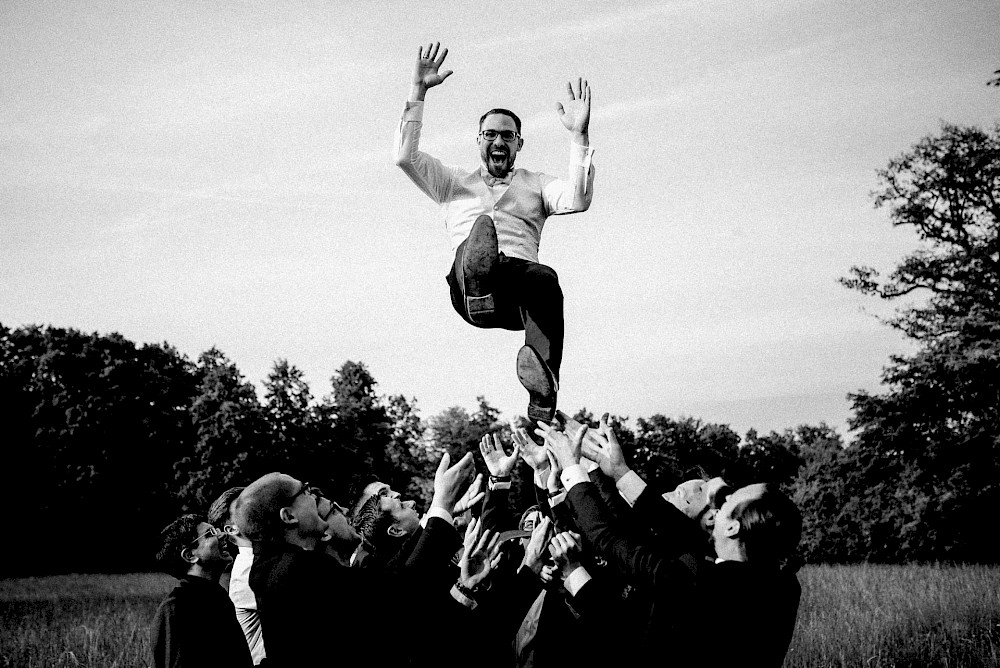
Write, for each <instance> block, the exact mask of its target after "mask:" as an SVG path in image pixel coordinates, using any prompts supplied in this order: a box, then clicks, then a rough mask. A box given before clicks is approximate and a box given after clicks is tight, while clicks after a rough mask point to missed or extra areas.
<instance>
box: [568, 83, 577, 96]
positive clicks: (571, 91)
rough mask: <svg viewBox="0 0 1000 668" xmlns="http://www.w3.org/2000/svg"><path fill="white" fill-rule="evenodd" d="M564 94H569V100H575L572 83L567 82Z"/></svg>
mask: <svg viewBox="0 0 1000 668" xmlns="http://www.w3.org/2000/svg"><path fill="white" fill-rule="evenodd" d="M566 92H567V93H569V99H571V100H575V99H576V98H575V97H574V96H573V82H572V81H567V82H566Z"/></svg>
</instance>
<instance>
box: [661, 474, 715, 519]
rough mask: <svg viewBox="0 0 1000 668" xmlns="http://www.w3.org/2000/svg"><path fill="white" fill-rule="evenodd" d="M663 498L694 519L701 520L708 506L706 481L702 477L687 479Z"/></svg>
mask: <svg viewBox="0 0 1000 668" xmlns="http://www.w3.org/2000/svg"><path fill="white" fill-rule="evenodd" d="M663 498H664V499H666V500H667V501H669V502H670V504H671V505H673V506H674V507H675V508H677V510H679V511H681V512H682V513H684V514H685V515H687V516H688V517H690V518H691V519H693V520H700V519H701V517H702V516H703V515H704V514H705V511H706V510H707V508H708V494H707V489H706V487H705V481H704V480H701V479H700V478H696V479H694V480H685V481H684V482H682V483H681V484H679V485H677V487H676V488H675V489H674V491H672V492H667V493H666V494H664V495H663Z"/></svg>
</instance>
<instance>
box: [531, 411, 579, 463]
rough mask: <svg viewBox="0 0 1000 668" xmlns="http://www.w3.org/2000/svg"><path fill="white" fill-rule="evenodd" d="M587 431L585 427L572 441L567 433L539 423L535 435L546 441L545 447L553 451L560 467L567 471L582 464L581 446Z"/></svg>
mask: <svg viewBox="0 0 1000 668" xmlns="http://www.w3.org/2000/svg"><path fill="white" fill-rule="evenodd" d="M587 431H588V428H587V427H586V425H585V426H583V427H581V428H580V430H579V431H578V432H577V433H576V435H575V436H574V437H573V438H572V439H571V438H570V437H569V436H567V435H566V433H565V432H562V431H559V430H558V429H556V428H555V427H552V426H551V425H548V424H545V423H544V422H541V421H539V422H538V429H536V430H535V433H536V434H538V435H539V436H541V437H542V438H544V439H545V447H546V448H547V449H549V450H551V451H552V454H553V455H555V459H556V461H557V462H559V466H561V467H562V468H564V469H565V468H568V467H570V466H576V465H577V464H579V463H580V444H581V443H582V442H583V438H584V436H586V435H587Z"/></svg>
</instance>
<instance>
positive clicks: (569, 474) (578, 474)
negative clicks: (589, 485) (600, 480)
mask: <svg viewBox="0 0 1000 668" xmlns="http://www.w3.org/2000/svg"><path fill="white" fill-rule="evenodd" d="M559 479H560V480H562V484H563V487H565V488H566V491H567V492H568V491H569V490H571V489H572V488H573V485H576V484H578V483H581V482H590V476H589V475H587V470H586V469H585V468H583V465H582V464H574V465H573V466H567V467H566V468H564V469H563V472H562V473H560V474H559Z"/></svg>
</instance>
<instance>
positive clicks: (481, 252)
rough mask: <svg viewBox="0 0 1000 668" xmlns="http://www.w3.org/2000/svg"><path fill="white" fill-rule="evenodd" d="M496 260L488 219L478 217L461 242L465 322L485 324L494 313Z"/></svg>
mask: <svg viewBox="0 0 1000 668" xmlns="http://www.w3.org/2000/svg"><path fill="white" fill-rule="evenodd" d="M499 260H500V247H499V242H498V241H497V229H496V227H495V226H494V225H493V219H492V218H490V217H489V216H479V218H476V222H475V223H474V224H473V225H472V231H471V232H470V233H469V238H468V239H466V240H465V249H464V251H463V253H462V275H461V277H460V278H461V285H462V290H463V291H464V295H463V296H464V297H465V310H466V312H467V313H468V314H469V320H471V321H472V322H473V323H475V324H477V325H486V324H489V321H490V319H491V318H492V317H493V312H494V311H495V310H496V303H495V302H494V300H493V282H492V277H493V269H494V268H495V267H496V265H497V263H498V262H499Z"/></svg>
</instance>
